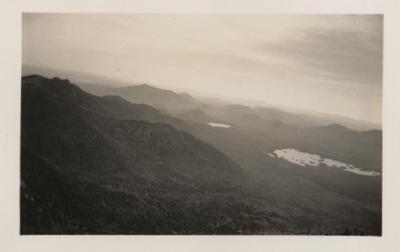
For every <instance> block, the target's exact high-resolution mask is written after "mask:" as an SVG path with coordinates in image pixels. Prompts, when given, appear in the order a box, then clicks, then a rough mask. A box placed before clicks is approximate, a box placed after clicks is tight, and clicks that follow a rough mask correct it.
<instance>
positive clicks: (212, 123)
mask: <svg viewBox="0 0 400 252" xmlns="http://www.w3.org/2000/svg"><path fill="white" fill-rule="evenodd" d="M207 124H208V126H211V127H216V128H230V127H231V125H229V124H224V123H216V122H209V123H207Z"/></svg>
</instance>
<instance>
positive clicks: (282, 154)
mask: <svg viewBox="0 0 400 252" xmlns="http://www.w3.org/2000/svg"><path fill="white" fill-rule="evenodd" d="M268 156H270V157H272V158H280V159H284V160H286V161H288V162H290V163H293V164H296V165H300V166H313V167H321V168H322V167H333V168H340V169H343V171H347V172H352V173H354V174H357V175H363V176H379V175H380V173H379V172H375V171H367V170H364V169H361V168H358V167H355V166H354V165H352V164H348V163H344V162H340V161H337V160H333V159H329V158H323V157H321V156H319V155H316V154H311V153H307V152H301V151H298V150H296V149H280V150H274V151H273V152H272V153H268Z"/></svg>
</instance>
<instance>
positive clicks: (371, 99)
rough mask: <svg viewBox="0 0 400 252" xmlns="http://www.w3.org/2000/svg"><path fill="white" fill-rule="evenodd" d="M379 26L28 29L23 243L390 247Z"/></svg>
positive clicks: (329, 22) (358, 21)
mask: <svg viewBox="0 0 400 252" xmlns="http://www.w3.org/2000/svg"><path fill="white" fill-rule="evenodd" d="M382 58H383V15H378V14H376V15H375V14H357V15H351V14H346V15H344V14H335V15H333V14H332V15H328V14H321V15H299V14H296V15H294V14H291V15H263V14H240V13H237V14H139V13H135V14H134V13H132V14H116V13H113V14H106V13H102V14H95V13H91V14H89V13H68V14H67V13H23V14H22V76H21V147H20V156H21V157H20V171H21V176H20V234H23V235H28V234H34V235H41V234H45V235H47V234H112V235H119V234H121V235H125V234H132V235H355V236H361V235H367V236H381V233H382V176H383V171H382V123H381V121H382V120H381V117H382V72H383V71H382V65H383V63H382Z"/></svg>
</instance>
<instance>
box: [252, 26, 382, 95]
mask: <svg viewBox="0 0 400 252" xmlns="http://www.w3.org/2000/svg"><path fill="white" fill-rule="evenodd" d="M377 22H378V25H377V26H374V27H375V29H371V27H368V26H367V27H368V29H364V30H363V29H360V27H354V26H353V27H352V26H347V27H346V28H347V29H343V30H338V29H335V28H333V27H329V26H327V27H321V26H320V27H318V28H312V29H311V28H308V29H304V28H303V29H301V30H299V31H298V35H297V36H291V37H286V38H283V39H282V40H281V41H279V43H276V42H262V43H259V44H257V45H255V46H254V49H255V50H257V51H258V52H260V53H262V54H265V55H269V56H270V55H274V56H275V57H280V58H284V59H287V60H289V61H290V63H291V64H293V65H297V66H298V68H299V71H305V72H308V74H310V73H312V72H313V73H314V75H316V76H319V77H325V78H327V79H331V80H337V81H345V82H346V83H348V85H352V84H354V85H360V84H361V85H365V86H369V87H377V86H378V87H380V86H381V85H382V57H383V55H382V47H383V41H382V37H383V36H382V25H379V19H378V20H377ZM380 23H381V22H380ZM356 28H358V29H356ZM306 68H308V70H307V69H306ZM300 69H303V70H300ZM306 70H307V71H306Z"/></svg>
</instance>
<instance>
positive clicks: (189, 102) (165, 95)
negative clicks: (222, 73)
mask: <svg viewBox="0 0 400 252" xmlns="http://www.w3.org/2000/svg"><path fill="white" fill-rule="evenodd" d="M79 86H80V87H81V88H82V89H83V90H84V91H86V92H89V93H91V94H94V95H99V96H104V95H119V96H121V97H123V98H124V99H126V100H128V101H130V102H132V103H137V104H147V105H151V106H153V107H155V108H160V109H163V110H167V111H170V112H176V111H184V110H189V109H195V108H197V107H198V106H199V105H200V102H199V101H197V100H196V99H195V98H193V97H192V96H190V95H188V94H186V93H182V94H178V93H175V92H172V91H170V90H165V89H160V88H156V87H153V86H150V85H148V84H141V85H134V86H126V87H106V86H100V85H95V84H85V83H81V84H79Z"/></svg>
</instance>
